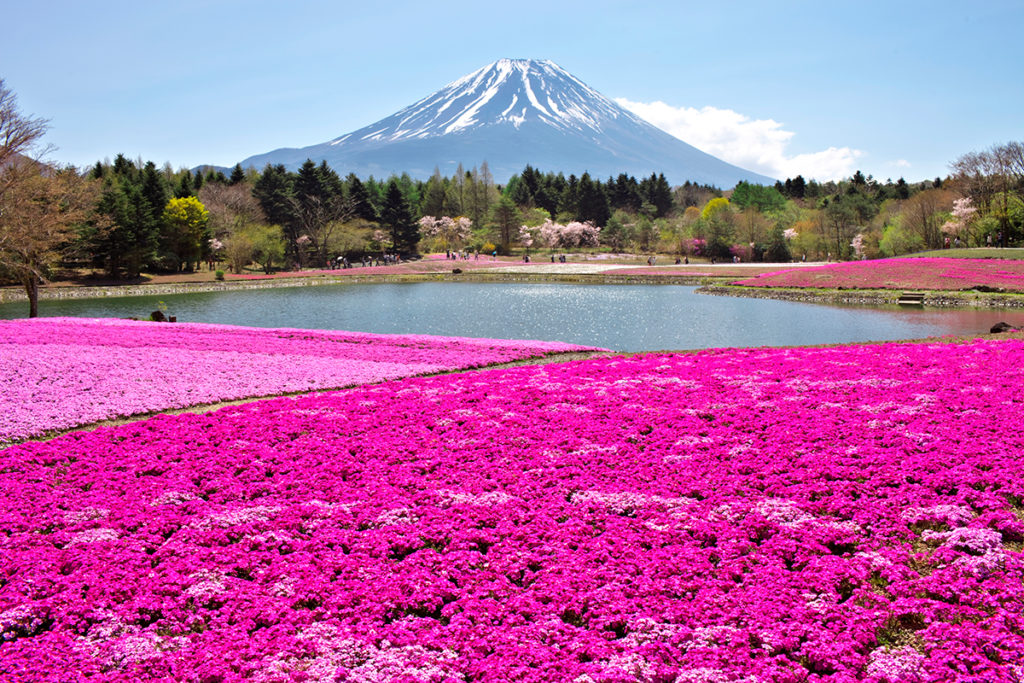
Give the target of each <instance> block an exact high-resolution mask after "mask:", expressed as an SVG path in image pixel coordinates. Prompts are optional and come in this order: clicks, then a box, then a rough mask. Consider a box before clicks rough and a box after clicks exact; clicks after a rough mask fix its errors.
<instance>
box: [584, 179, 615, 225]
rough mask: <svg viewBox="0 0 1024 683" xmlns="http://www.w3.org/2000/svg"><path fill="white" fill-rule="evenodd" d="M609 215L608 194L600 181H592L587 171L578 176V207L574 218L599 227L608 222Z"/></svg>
mask: <svg viewBox="0 0 1024 683" xmlns="http://www.w3.org/2000/svg"><path fill="white" fill-rule="evenodd" d="M610 216H611V209H610V208H609V206H608V196H607V195H606V194H605V192H604V188H603V187H602V186H601V183H600V181H593V180H591V179H590V174H589V173H584V174H583V176H582V177H580V194H579V209H578V211H577V214H576V220H578V221H590V222H591V223H593V224H594V225H596V226H598V227H600V226H603V225H604V224H605V223H607V222H608V218H609V217H610Z"/></svg>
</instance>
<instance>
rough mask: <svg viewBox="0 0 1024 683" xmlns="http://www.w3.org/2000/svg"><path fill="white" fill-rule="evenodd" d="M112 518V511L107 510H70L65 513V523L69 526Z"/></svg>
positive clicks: (91, 508)
mask: <svg viewBox="0 0 1024 683" xmlns="http://www.w3.org/2000/svg"><path fill="white" fill-rule="evenodd" d="M109 516H110V510H107V509H106V508H94V507H84V508H81V509H79V510H68V511H67V512H65V513H64V521H65V522H66V523H68V524H79V523H81V522H89V521H92V520H94V519H106V518H107V517H109Z"/></svg>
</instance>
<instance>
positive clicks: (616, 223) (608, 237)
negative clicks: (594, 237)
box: [601, 211, 634, 251]
mask: <svg viewBox="0 0 1024 683" xmlns="http://www.w3.org/2000/svg"><path fill="white" fill-rule="evenodd" d="M633 238H634V232H633V226H632V225H631V224H630V223H629V222H628V216H627V214H625V213H624V212H623V211H616V212H614V213H613V214H612V215H611V216H610V217H609V218H608V221H607V222H606V223H605V227H604V230H602V231H601V241H602V242H604V243H605V244H607V245H608V246H610V247H611V248H612V249H614V250H615V251H624V250H625V249H626V248H627V247H628V246H629V245H630V244H631V243H632V241H633Z"/></svg>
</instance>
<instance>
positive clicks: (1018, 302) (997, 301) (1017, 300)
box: [697, 285, 1024, 308]
mask: <svg viewBox="0 0 1024 683" xmlns="http://www.w3.org/2000/svg"><path fill="white" fill-rule="evenodd" d="M697 292H699V293H700V294H712V295H716V296H743V297H748V298H751V299H778V300H781V301H798V302H801V303H817V304H844V305H856V306H895V305H897V302H898V301H899V299H900V295H901V294H902V293H903V292H902V291H900V290H885V289H795V288H791V289H783V288H775V287H772V288H769V287H736V286H728V285H705V286H703V287H701V288H700V289H698V290H697ZM923 305H924V306H925V307H929V308H932V307H934V308H1024V295H1022V294H998V293H989V292H975V291H967V292H945V291H943V292H937V291H935V292H933V291H928V292H925V295H924V303H923Z"/></svg>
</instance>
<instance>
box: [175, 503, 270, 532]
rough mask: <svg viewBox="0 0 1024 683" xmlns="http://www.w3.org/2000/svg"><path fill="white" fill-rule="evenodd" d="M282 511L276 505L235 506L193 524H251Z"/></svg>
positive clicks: (206, 525) (229, 525)
mask: <svg viewBox="0 0 1024 683" xmlns="http://www.w3.org/2000/svg"><path fill="white" fill-rule="evenodd" d="M280 511H281V508H280V507H279V506H276V505H252V506H250V507H245V508H235V509H233V510H225V511H223V512H215V513H213V514H212V515H209V516H207V517H206V518H204V519H201V520H199V521H198V522H196V523H195V524H194V525H193V526H195V527H197V528H201V529H203V528H209V527H214V526H215V527H220V528H222V529H225V528H227V527H231V526H236V525H239V524H251V523H252V522H266V521H269V520H270V518H272V517H273V516H274V515H276V514H277V513H278V512H280Z"/></svg>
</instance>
